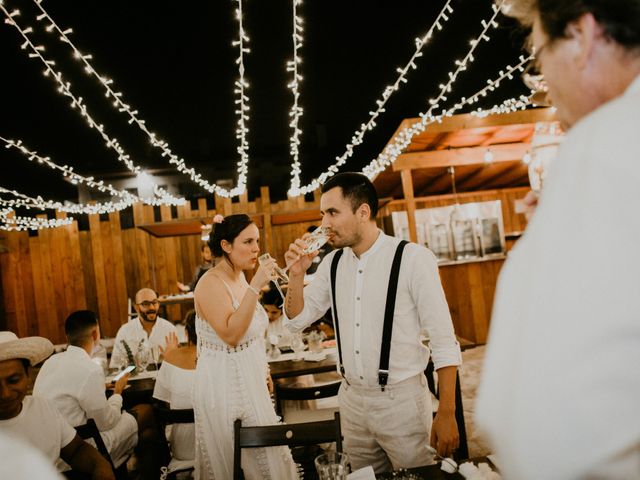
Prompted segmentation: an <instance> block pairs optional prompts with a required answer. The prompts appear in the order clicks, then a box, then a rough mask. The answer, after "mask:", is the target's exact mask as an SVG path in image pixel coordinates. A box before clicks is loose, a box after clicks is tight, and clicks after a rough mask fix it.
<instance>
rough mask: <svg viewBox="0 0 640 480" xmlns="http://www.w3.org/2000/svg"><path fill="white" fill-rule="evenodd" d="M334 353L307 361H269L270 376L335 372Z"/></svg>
mask: <svg viewBox="0 0 640 480" xmlns="http://www.w3.org/2000/svg"><path fill="white" fill-rule="evenodd" d="M337 364H338V362H337V360H336V357H335V355H328V356H327V358H325V359H324V360H320V361H318V362H309V361H307V360H283V361H280V362H277V361H276V362H270V363H269V368H270V369H271V377H272V378H273V379H274V380H276V379H278V378H289V377H297V376H299V375H308V374H312V373H324V372H335V371H336V368H337Z"/></svg>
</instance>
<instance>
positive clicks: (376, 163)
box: [362, 55, 532, 178]
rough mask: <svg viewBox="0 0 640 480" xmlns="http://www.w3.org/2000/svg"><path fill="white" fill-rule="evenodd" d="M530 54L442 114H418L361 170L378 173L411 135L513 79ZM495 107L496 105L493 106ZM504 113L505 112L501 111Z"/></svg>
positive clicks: (520, 58)
mask: <svg viewBox="0 0 640 480" xmlns="http://www.w3.org/2000/svg"><path fill="white" fill-rule="evenodd" d="M531 58H532V57H531V56H529V57H527V58H525V57H523V56H522V55H521V56H520V57H519V60H520V61H519V62H518V63H517V64H516V65H514V66H508V67H506V69H505V70H500V72H499V75H498V77H497V78H496V79H495V80H487V85H486V86H485V87H484V88H482V89H481V90H479V91H478V92H476V93H475V94H473V95H472V96H471V97H469V98H465V97H463V98H462V99H460V101H458V103H456V104H455V105H454V106H453V107H451V108H450V109H449V110H444V111H443V112H442V114H440V115H437V116H431V115H427V114H420V120H419V121H417V122H415V123H414V124H413V125H410V126H408V127H406V128H403V129H402V130H401V131H400V132H399V133H398V134H397V135H396V136H395V137H394V138H393V139H392V141H391V142H389V144H388V145H387V146H386V147H385V149H384V151H383V152H382V153H381V154H380V155H378V157H377V158H375V159H374V160H372V161H371V162H370V163H369V165H367V166H366V167H365V168H363V169H362V172H363V173H364V174H365V175H367V176H368V177H369V178H373V177H374V176H375V175H377V174H378V173H380V172H382V171H383V170H384V169H385V168H387V166H389V165H391V164H392V163H393V162H395V160H396V158H398V156H399V155H400V154H401V153H402V152H403V151H404V149H405V148H407V146H409V144H410V143H411V140H412V139H413V137H414V136H415V135H417V134H419V133H422V132H424V130H425V129H426V127H427V126H428V125H430V124H432V123H435V122H442V119H443V118H444V117H450V116H452V115H453V114H454V113H455V112H457V111H458V110H461V109H462V108H463V107H464V106H465V105H473V104H474V103H477V102H478V101H479V100H480V99H482V98H484V97H486V96H487V94H488V93H489V92H492V91H494V90H496V89H497V88H498V87H499V86H500V84H501V82H502V81H503V80H505V79H509V80H511V79H513V78H514V72H516V71H519V72H522V71H524V66H525V65H526V64H527V63H528V62H529V61H530V60H531ZM514 102H516V100H508V101H506V102H504V104H511V103H514ZM493 108H497V107H493ZM503 113H506V112H503Z"/></svg>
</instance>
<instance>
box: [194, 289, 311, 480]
mask: <svg viewBox="0 0 640 480" xmlns="http://www.w3.org/2000/svg"><path fill="white" fill-rule="evenodd" d="M223 283H224V281H223ZM225 286H226V287H227V290H228V291H229V295H230V296H231V299H232V302H233V308H234V309H237V308H238V306H239V303H238V301H237V300H236V299H235V297H234V296H233V293H232V292H231V289H230V288H229V286H228V285H227V284H226V283H225ZM268 323H269V319H268V317H267V314H266V312H265V310H264V308H262V306H261V305H260V304H259V303H258V304H257V305H256V310H255V313H254V315H253V319H252V320H251V325H250V326H249V329H248V330H247V332H246V334H245V336H244V338H243V339H242V341H241V342H240V343H239V344H238V345H237V346H236V347H231V346H229V345H228V344H226V343H225V342H223V341H222V340H221V339H220V337H219V336H218V335H217V334H216V332H215V330H214V329H213V328H212V327H211V325H209V323H208V322H207V321H206V320H204V319H203V318H202V317H201V316H200V314H199V312H198V316H197V317H196V331H197V333H198V364H197V367H196V379H195V387H194V392H193V408H194V412H195V422H196V462H195V463H196V471H195V474H196V477H195V478H196V479H200V480H230V479H232V478H233V422H234V421H235V420H236V419H237V418H240V419H241V420H242V425H243V426H255V425H273V424H276V423H279V418H278V416H277V415H276V413H275V410H274V408H273V404H272V403H271V398H270V397H269V390H268V388H267V380H266V378H267V374H268V367H267V357H266V353H265V346H264V335H265V331H266V328H267V325H268ZM242 470H243V472H244V475H245V479H246V480H254V479H260V480H263V479H273V480H289V479H297V478H298V475H297V470H296V466H295V464H294V462H293V459H292V457H291V451H290V450H289V448H288V447H269V448H256V449H245V450H243V452H242Z"/></svg>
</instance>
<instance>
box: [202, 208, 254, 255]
mask: <svg viewBox="0 0 640 480" xmlns="http://www.w3.org/2000/svg"><path fill="white" fill-rule="evenodd" d="M252 223H253V222H252V221H251V219H250V218H249V215H245V214H244V213H240V214H237V215H228V216H226V217H224V220H223V221H222V222H221V223H214V224H213V230H212V231H211V234H210V235H209V248H210V249H211V253H212V254H213V256H214V257H225V258H228V256H227V252H225V251H224V250H223V249H222V245H221V243H222V241H223V240H226V241H227V242H229V243H233V241H234V240H235V238H236V237H237V236H238V235H240V232H242V231H243V230H244V229H245V228H247V227H248V226H249V225H251V224H252Z"/></svg>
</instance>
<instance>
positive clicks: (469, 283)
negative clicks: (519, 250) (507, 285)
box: [439, 256, 505, 344]
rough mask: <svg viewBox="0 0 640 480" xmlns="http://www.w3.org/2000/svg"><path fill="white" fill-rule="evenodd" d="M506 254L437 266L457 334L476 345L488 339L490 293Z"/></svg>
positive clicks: (491, 302) (490, 307)
mask: <svg viewBox="0 0 640 480" xmlns="http://www.w3.org/2000/svg"><path fill="white" fill-rule="evenodd" d="M504 259H505V257H502V256H501V257H497V258H487V259H484V258H480V259H476V260H469V261H464V262H452V263H447V264H441V265H440V266H439V270H440V279H441V280H442V287H443V288H444V293H445V295H446V297H447V302H448V303H449V310H450V311H451V318H452V319H453V325H454V327H455V330H456V334H457V335H459V336H460V337H463V338H466V339H468V340H470V341H472V342H473V343H476V344H484V343H486V341H487V333H488V330H489V322H490V320H491V310H492V308H493V296H494V294H495V290H496V282H497V279H498V274H499V273H500V269H501V268H502V264H503V263H504Z"/></svg>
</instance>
